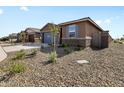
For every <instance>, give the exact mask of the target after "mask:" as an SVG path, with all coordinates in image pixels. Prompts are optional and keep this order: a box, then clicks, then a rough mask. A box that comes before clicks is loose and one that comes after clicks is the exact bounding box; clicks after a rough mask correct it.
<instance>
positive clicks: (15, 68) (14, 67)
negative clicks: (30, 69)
mask: <svg viewBox="0 0 124 93" xmlns="http://www.w3.org/2000/svg"><path fill="white" fill-rule="evenodd" d="M25 69H26V67H25V65H24V64H22V63H12V64H11V65H10V67H9V71H10V72H11V73H14V74H16V73H21V72H24V71H25Z"/></svg>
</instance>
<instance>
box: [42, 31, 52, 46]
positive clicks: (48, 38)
mask: <svg viewBox="0 0 124 93" xmlns="http://www.w3.org/2000/svg"><path fill="white" fill-rule="evenodd" d="M44 43H46V44H52V34H51V33H50V32H45V33H44Z"/></svg>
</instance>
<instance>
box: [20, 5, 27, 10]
mask: <svg viewBox="0 0 124 93" xmlns="http://www.w3.org/2000/svg"><path fill="white" fill-rule="evenodd" d="M20 9H21V10H23V11H29V9H28V7H26V6H22V7H20Z"/></svg>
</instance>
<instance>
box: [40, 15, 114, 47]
mask: <svg viewBox="0 0 124 93" xmlns="http://www.w3.org/2000/svg"><path fill="white" fill-rule="evenodd" d="M49 25H50V23H48V24H46V25H45V26H44V27H43V28H42V29H41V30H40V31H41V33H42V42H43V43H47V44H52V39H53V38H52V34H51V31H50V28H49ZM58 26H59V27H60V33H59V34H58V36H57V41H58V42H57V43H58V44H67V45H71V46H82V47H87V46H91V47H98V48H106V47H108V46H109V42H111V41H112V38H111V36H110V35H109V31H104V30H103V29H102V28H101V27H100V26H98V25H97V24H96V23H95V22H94V21H93V20H92V19H91V18H89V17H86V18H82V19H79V20H73V21H69V22H64V23H61V24H58Z"/></svg>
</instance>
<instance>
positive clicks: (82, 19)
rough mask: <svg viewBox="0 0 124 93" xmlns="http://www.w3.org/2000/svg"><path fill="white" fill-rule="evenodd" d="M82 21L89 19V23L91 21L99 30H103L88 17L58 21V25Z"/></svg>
mask: <svg viewBox="0 0 124 93" xmlns="http://www.w3.org/2000/svg"><path fill="white" fill-rule="evenodd" d="M82 21H89V22H90V23H92V24H93V25H94V26H96V27H97V28H98V29H100V30H101V31H104V30H103V29H102V28H101V27H100V26H99V25H97V24H96V23H95V22H94V21H93V20H92V19H91V18H90V17H85V18H81V19H78V20H73V21H68V22H63V23H60V24H58V25H60V26H63V25H68V24H72V23H76V22H82Z"/></svg>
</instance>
